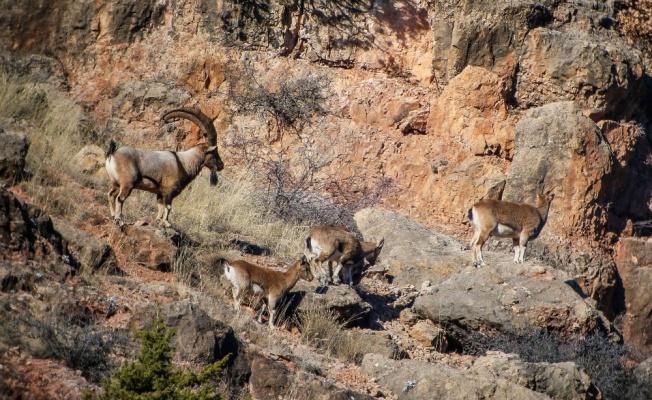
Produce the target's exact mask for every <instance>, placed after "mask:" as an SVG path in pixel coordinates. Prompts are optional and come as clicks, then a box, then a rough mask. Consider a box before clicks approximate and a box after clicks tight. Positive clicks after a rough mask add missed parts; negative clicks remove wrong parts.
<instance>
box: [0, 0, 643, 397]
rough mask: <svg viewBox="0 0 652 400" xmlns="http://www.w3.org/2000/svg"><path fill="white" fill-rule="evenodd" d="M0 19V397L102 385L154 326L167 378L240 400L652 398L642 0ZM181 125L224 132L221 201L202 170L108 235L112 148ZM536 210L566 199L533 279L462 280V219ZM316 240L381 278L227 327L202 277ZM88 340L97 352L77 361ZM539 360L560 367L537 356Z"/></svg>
mask: <svg viewBox="0 0 652 400" xmlns="http://www.w3.org/2000/svg"><path fill="white" fill-rule="evenodd" d="M1 10H2V11H0V25H1V26H4V27H6V29H3V30H2V31H1V32H0V57H1V60H2V61H1V63H0V73H1V74H2V75H0V84H1V87H0V136H1V137H2V140H1V141H0V143H2V146H0V147H2V148H3V149H2V150H0V177H2V179H3V180H4V181H5V182H6V186H5V187H3V188H2V189H1V190H2V193H1V194H2V196H3V202H2V204H4V205H3V208H2V210H1V211H2V212H3V213H4V214H3V215H1V216H0V222H1V224H0V225H1V226H2V229H3V230H2V231H0V238H1V240H2V241H1V242H0V245H1V247H0V251H1V254H2V257H1V258H0V260H2V261H1V264H0V265H1V268H0V272H1V276H2V294H1V297H0V298H1V299H2V304H3V311H2V313H4V314H5V315H4V317H5V318H4V320H5V321H11V323H4V324H3V325H5V326H3V330H2V331H0V334H1V335H0V341H1V343H0V344H1V345H2V348H3V350H5V351H4V353H3V356H1V357H2V358H0V363H2V365H3V366H4V365H7V368H5V369H3V370H2V371H4V372H3V374H4V375H3V377H4V379H5V383H4V386H3V387H0V389H2V390H3V391H4V392H3V393H7V394H8V395H10V396H14V397H18V396H20V393H25V392H26V393H32V394H33V396H34V397H41V398H48V396H53V394H52V393H55V392H49V393H48V391H56V393H57V396H59V395H62V396H72V397H79V396H80V395H81V390H82V389H85V388H93V389H95V390H97V389H98V387H99V382H100V381H101V378H103V377H106V376H108V374H109V371H112V370H113V369H114V368H115V365H117V363H118V361H121V360H124V359H130V358H133V357H134V355H135V354H136V347H137V344H136V342H134V341H133V340H132V335H131V334H130V330H133V329H139V328H142V327H147V326H151V321H152V320H153V317H152V315H153V314H155V313H162V314H163V315H164V317H165V319H166V323H167V324H168V325H169V326H172V327H176V329H177V331H178V335H179V338H177V339H175V340H176V341H175V342H174V343H173V345H175V346H176V347H177V351H178V353H179V355H178V356H177V358H176V359H175V361H176V362H177V363H180V364H184V363H186V364H189V365H192V366H194V367H197V366H199V365H204V364H206V363H208V362H212V361H215V360H218V359H220V358H221V357H222V356H223V355H225V354H227V353H233V354H234V355H233V357H232V359H231V360H230V364H229V367H228V372H227V373H226V374H225V375H224V378H223V381H222V382H221V383H220V384H221V385H223V386H222V387H223V388H224V391H225V392H227V391H228V393H230V396H239V397H242V398H244V396H246V395H247V394H248V393H250V394H251V395H252V396H253V397H254V398H272V397H273V398H278V396H281V397H284V398H314V397H315V396H324V398H344V397H347V396H348V397H350V396H353V397H355V398H365V396H375V397H387V398H406V399H407V398H432V396H433V393H436V394H437V395H435V397H442V398H443V397H459V398H469V397H473V396H476V397H482V396H484V397H491V398H514V396H515V395H514V393H515V391H516V392H518V393H519V395H516V397H519V398H530V397H532V398H545V396H549V397H552V398H569V397H572V398H599V397H600V396H604V397H605V398H612V397H613V396H614V394H615V393H618V391H619V390H623V389H622V388H623V387H629V388H630V393H628V395H631V396H634V397H632V398H636V396H641V398H645V395H646V393H647V392H646V390H649V388H648V387H646V386H645V384H644V382H646V379H648V380H649V376H650V375H649V360H648V361H647V362H642V361H643V360H644V359H645V358H646V356H647V355H649V351H650V346H651V345H652V324H651V323H650V322H652V321H650V317H649V315H650V313H649V307H650V304H652V302H651V301H650V300H652V298H651V297H650V296H652V291H650V290H649V284H648V282H649V281H650V279H649V268H648V266H649V265H650V262H648V257H647V256H646V254H648V253H649V251H648V246H649V245H650V244H649V243H648V237H649V234H650V232H649V221H650V220H652V208H651V207H650V204H651V200H650V193H652V169H651V168H650V165H652V156H651V151H650V150H651V147H650V146H651V144H650V141H649V136H648V132H650V130H651V129H652V107H651V106H650V102H649V99H650V98H651V96H652V77H651V76H650V72H649V68H650V62H651V59H650V54H652V52H651V49H652V42H651V38H650V32H649V30H648V29H647V28H646V25H645V23H644V21H646V18H647V17H646V16H649V13H650V12H652V7H650V6H649V4H648V2H645V1H623V2H601V1H570V2H560V1H545V0H544V1H540V2H529V1H522V2H514V1H498V2H487V1H470V0H469V1H427V0H404V1H361V0H337V1H327V0H324V1H311V2H305V1H276V2H272V1H266V0H261V1H239V0H220V1H215V2H207V1H203V0H185V1H166V0H164V1H160V0H157V1H153V0H146V1H140V2H135V1H128V0H119V1H113V2H102V1H99V2H98V1H88V0H83V1H71V0H56V1H36V2H24V1H15V0H8V1H5V2H4V3H3V7H2V8H1ZM182 106H195V107H200V108H201V109H202V110H203V111H204V112H205V113H206V114H208V115H209V116H211V117H212V118H215V120H214V125H215V128H216V129H217V132H218V147H219V152H220V155H221V157H222V159H223V160H224V162H225V169H224V170H223V171H222V172H221V173H220V182H219V184H218V185H217V187H215V188H213V187H210V186H209V185H208V177H207V176H205V175H206V173H205V172H202V173H201V174H200V176H199V177H198V178H197V180H196V181H195V182H193V183H192V184H191V185H190V186H189V187H188V188H187V189H186V190H185V191H184V192H183V194H182V195H180V196H179V197H178V198H177V199H175V201H174V203H173V208H172V213H171V217H170V221H171V223H172V225H173V228H174V229H160V228H159V227H157V226H155V221H154V216H155V214H156V203H155V201H154V199H153V198H152V196H151V195H148V194H146V193H143V192H140V191H135V192H134V193H133V194H132V195H131V197H130V198H129V200H127V202H126V203H125V213H126V221H127V222H128V224H127V226H126V227H125V228H124V229H119V228H118V227H116V226H115V225H114V224H113V222H112V221H111V219H110V217H109V211H108V207H107V204H106V191H107V187H108V183H107V178H106V175H105V173H104V171H103V170H102V166H103V163H104V151H105V150H106V148H107V144H108V141H109V139H114V140H116V141H117V142H118V143H119V145H131V146H139V147H142V148H146V149H163V150H180V149H186V148H189V147H190V146H192V145H194V144H196V143H197V142H198V141H200V140H201V133H200V131H199V130H198V129H197V128H196V127H195V125H193V124H191V123H189V122H184V121H178V122H175V123H172V124H163V123H162V121H161V119H160V117H161V115H162V114H163V113H164V112H165V111H168V110H170V109H172V108H175V107H182ZM3 152H4V153H3ZM12 160H13V161H12ZM537 193H544V194H548V195H551V194H552V195H554V197H555V199H554V200H553V202H552V205H551V208H550V212H549V217H548V220H547V222H546V225H545V227H544V228H543V230H542V232H541V234H540V236H539V237H538V238H537V239H536V240H534V241H532V242H530V243H529V244H528V250H527V252H526V260H527V261H526V263H525V264H523V265H518V266H517V265H514V264H512V263H511V262H509V261H510V260H511V258H512V255H511V254H510V252H511V243H508V242H504V241H499V240H496V239H491V240H490V241H489V249H488V250H489V251H485V253H487V254H486V256H485V259H486V260H487V264H488V267H486V268H474V267H473V266H472V265H471V255H470V252H469V251H468V250H467V244H468V242H469V240H470V239H471V235H472V231H473V230H472V227H471V225H470V223H469V220H468V216H467V215H468V209H469V208H470V207H471V206H472V205H473V204H474V203H475V202H477V201H478V200H480V199H482V198H486V197H494V198H502V199H503V200H508V201H523V202H527V203H534V199H535V196H536V194H537ZM316 224H334V225H345V226H347V227H348V228H350V229H351V230H353V231H354V232H356V234H358V235H359V236H362V237H364V238H365V239H366V240H373V241H379V240H380V239H381V238H384V239H385V243H386V244H385V247H384V248H383V251H382V253H381V256H380V262H379V263H378V265H377V266H376V267H374V268H373V269H372V270H371V272H370V273H369V274H368V275H367V276H366V277H365V278H364V279H363V280H362V283H361V284H360V285H359V286H357V287H355V288H348V287H343V286H320V285H319V283H317V282H316V281H315V282H312V283H305V282H301V283H299V284H298V286H297V289H296V293H298V295H296V296H295V297H293V299H294V300H293V301H292V302H291V304H290V305H289V306H288V309H287V310H286V318H287V320H286V321H285V324H284V325H283V327H282V328H281V329H279V330H278V331H277V332H274V333H273V334H268V333H267V331H266V328H265V327H261V326H258V325H257V323H256V322H255V321H253V320H252V319H251V318H250V316H251V313H249V310H246V311H241V313H237V314H236V313H234V312H232V311H231V310H232V303H231V295H230V286H229V284H228V282H227V281H226V280H225V279H224V277H223V276H222V267H221V264H220V262H218V261H217V259H219V258H227V259H229V260H233V259H237V258H245V259H247V260H249V261H252V262H255V263H258V264H262V265H266V266H273V267H275V268H280V269H283V268H284V266H283V265H289V264H291V263H292V261H294V259H296V257H297V256H298V255H299V254H300V253H301V252H303V245H304V240H305V235H306V232H307V231H308V228H309V227H310V226H311V225H316ZM65 293H69V295H66V294H65ZM77 315H82V316H83V318H81V317H80V318H81V319H79V318H77ZM70 316H75V317H74V318H72V319H71V318H70ZM299 316H303V320H302V319H301V317H299ZM313 320H314V321H320V322H321V323H324V324H325V327H319V328H314V327H312V326H311V325H310V324H309V323H307V322H306V321H313ZM189 327H190V328H189ZM311 329H317V330H316V331H311ZM71 332H73V333H74V334H73V333H71ZM182 335H185V336H182ZM101 337H105V338H107V337H108V338H110V340H108V341H107V340H99V339H98V338H101ZM79 341H81V342H84V343H87V342H92V343H94V346H99V347H96V348H95V349H96V351H95V352H94V353H95V354H99V355H102V357H99V356H98V357H97V358H95V359H92V360H87V359H83V358H82V360H81V361H80V360H79V359H77V358H74V357H72V356H71V355H70V354H71V353H72V352H73V351H72V350H71V349H73V348H75V347H76V346H77V345H78V342H79ZM53 343H55V344H54V345H53ZM57 343H58V344H57ZM61 343H63V344H65V346H64V345H62V344H61ZM189 343H192V345H190V344H189ZM528 343H530V344H531V345H530V346H529V347H541V348H547V347H557V348H560V349H563V350H560V351H559V352H557V353H558V354H557V355H556V356H554V357H553V355H552V354H551V353H554V352H548V353H546V354H534V355H533V354H531V353H530V350H531V349H530V348H528V345H527V344H528ZM623 343H625V346H623V345H622V344H623ZM591 346H594V347H591ZM634 347H635V348H636V349H637V350H636V351H634V350H632V348H634ZM62 348H64V349H66V350H63V351H62V350H60V349H62ZM57 349H59V350H57ZM587 349H589V350H587ZM510 352H513V353H517V354H519V355H520V356H514V355H511V354H508V353H510ZM583 352H588V353H592V354H599V355H600V357H604V358H601V359H600V358H597V359H596V360H593V361H586V360H587V358H586V357H584V358H583V356H584V354H585V353H583ZM544 353H545V352H544ZM207 354H209V355H210V356H207ZM619 359H620V360H622V362H620V361H619ZM57 360H58V361H57ZM582 360H583V361H582ZM614 360H616V361H614ZM570 361H572V362H570ZM44 363H47V365H46V364H44ZM57 363H60V364H57ZM76 363H77V364H76ZM595 364H600V365H602V366H603V368H602V369H600V368H597V367H596V365H595ZM639 364H640V365H639ZM87 365H92V367H89V368H86V366H87ZM32 366H33V367H32ZM68 368H71V369H72V370H78V371H81V372H80V375H77V374H75V373H74V372H73V371H72V370H68ZM46 370H48V371H55V372H56V373H62V374H64V376H65V379H62V378H61V377H57V376H56V374H55V372H52V373H50V372H48V373H45V372H43V371H46ZM607 371H611V372H612V373H613V375H610V374H609V373H608V372H607ZM30 374H33V375H30ZM39 374H42V376H43V379H42V381H43V382H44V384H43V385H40V386H39V384H38V383H36V382H35V380H36V378H32V377H33V376H39ZM403 374H404V375H403ZM646 374H647V375H646ZM435 376H438V377H440V378H441V377H442V376H444V377H447V378H446V379H434V378H433V377H435ZM552 376H555V377H557V378H558V379H557V378H555V379H553V378H552ZM560 376H561V378H559V377H560ZM451 378H452V379H451ZM451 381H463V382H465V385H466V386H464V385H461V386H459V387H456V388H453V387H451V386H450V382H451ZM62 382H67V383H62ZM533 382H535V383H533ZM570 382H574V383H572V384H571V383H570ZM577 382H581V384H579V383H577ZM53 385H54V386H53ZM56 385H61V386H60V387H59V386H56ZM327 396H329V397H327ZM338 396H339V397H338ZM356 396H360V397H356Z"/></svg>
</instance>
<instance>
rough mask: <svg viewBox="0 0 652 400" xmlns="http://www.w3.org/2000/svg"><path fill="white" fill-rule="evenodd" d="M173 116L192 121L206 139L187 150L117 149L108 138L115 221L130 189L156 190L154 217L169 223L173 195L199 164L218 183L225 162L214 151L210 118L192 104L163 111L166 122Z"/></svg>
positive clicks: (120, 220)
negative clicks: (188, 106) (207, 170)
mask: <svg viewBox="0 0 652 400" xmlns="http://www.w3.org/2000/svg"><path fill="white" fill-rule="evenodd" d="M175 118H185V119H188V120H190V121H192V122H194V123H195V124H196V125H197V126H199V128H200V129H201V131H202V133H203V134H204V138H205V140H206V142H205V143H199V144H198V145H196V146H194V147H192V148H191V149H189V150H186V151H150V150H142V149H137V148H134V147H121V148H119V149H117V150H116V144H115V142H114V141H113V140H111V141H110V143H109V149H108V151H107V152H106V163H105V167H106V172H107V173H108V174H109V179H110V180H111V187H110V190H109V210H110V212H111V217H113V218H114V220H115V222H116V223H117V224H118V225H120V226H121V225H122V219H121V218H122V205H123V203H124V202H125V200H126V199H127V197H129V195H130V194H131V191H132V190H133V189H140V190H146V191H148V192H151V193H154V194H156V201H157V203H158V214H157V216H156V219H157V220H158V221H160V222H161V223H162V224H163V226H165V227H169V226H170V223H169V222H168V216H169V215H170V210H171V209H172V199H174V198H175V197H176V196H177V195H178V194H179V193H181V191H182V190H183V189H184V188H185V187H186V186H188V184H189V183H190V182H192V180H193V179H195V177H196V176H197V175H198V174H199V172H200V171H201V169H202V167H206V168H208V169H209V170H210V171H211V175H210V183H211V185H216V184H217V172H218V171H221V170H222V169H223V168H224V162H223V161H222V159H221V158H220V155H219V154H218V152H217V145H216V144H217V132H216V131H215V127H214V126H213V121H212V120H211V118H210V117H208V116H206V115H205V114H204V113H203V112H201V111H200V110H199V109H194V108H178V109H174V110H172V111H169V112H167V113H165V114H164V115H163V121H165V122H167V121H169V120H172V119H175Z"/></svg>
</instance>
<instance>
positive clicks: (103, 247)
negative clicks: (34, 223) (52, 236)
mask: <svg viewBox="0 0 652 400" xmlns="http://www.w3.org/2000/svg"><path fill="white" fill-rule="evenodd" d="M52 221H53V223H54V229H56V231H57V232H59V233H60V234H61V237H62V238H63V239H64V240H65V241H66V243H67V246H68V250H69V251H70V255H71V256H72V258H73V260H74V261H75V262H76V263H77V264H78V266H79V267H81V268H87V269H88V270H89V271H98V270H100V269H102V270H105V271H107V272H114V271H115V270H116V268H117V265H118V260H117V259H116V257H115V253H114V252H113V249H112V248H111V246H109V244H108V243H106V242H105V241H103V240H101V239H98V238H96V237H95V236H93V235H90V234H88V233H86V232H84V231H82V230H81V229H79V228H77V227H75V226H74V225H72V224H69V223H68V222H66V221H64V220H62V219H59V218H53V219H52Z"/></svg>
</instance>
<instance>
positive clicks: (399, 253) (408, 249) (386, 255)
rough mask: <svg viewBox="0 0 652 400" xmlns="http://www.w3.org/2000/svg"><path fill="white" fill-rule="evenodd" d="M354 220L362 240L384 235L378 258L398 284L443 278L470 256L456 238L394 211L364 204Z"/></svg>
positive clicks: (458, 268) (458, 267)
mask: <svg viewBox="0 0 652 400" xmlns="http://www.w3.org/2000/svg"><path fill="white" fill-rule="evenodd" d="M355 221H356V223H357V225H358V229H360V232H362V235H363V236H364V238H365V240H380V239H381V238H385V245H384V247H383V250H382V252H381V253H380V257H379V260H380V261H379V262H382V263H384V264H388V265H389V267H390V268H389V271H388V272H389V274H390V275H391V276H393V279H394V283H396V284H398V285H404V284H416V282H419V281H424V280H426V279H427V280H430V281H431V282H438V281H442V280H444V279H446V278H447V277H448V276H450V275H451V274H452V273H456V272H459V271H460V269H461V268H460V265H461V264H463V263H464V262H465V260H467V259H470V255H467V254H466V253H463V251H464V250H465V248H466V246H464V245H463V244H462V243H460V242H459V241H457V240H455V239H454V238H452V237H449V236H446V235H442V234H440V233H436V232H434V231H431V230H429V229H428V228H426V227H425V226H423V225H421V224H419V223H418V222H415V221H411V220H409V219H407V218H405V217H403V216H401V215H399V214H397V213H394V212H389V211H381V210H376V209H371V208H367V209H364V210H361V211H358V212H357V213H356V214H355Z"/></svg>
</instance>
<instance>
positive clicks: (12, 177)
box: [0, 126, 29, 185]
mask: <svg viewBox="0 0 652 400" xmlns="http://www.w3.org/2000/svg"><path fill="white" fill-rule="evenodd" d="M28 149H29V140H28V139H27V137H26V136H25V134H24V133H22V132H15V131H9V130H5V129H4V128H3V127H2V126H0V180H1V181H3V182H5V183H6V184H8V185H13V184H14V183H16V182H17V181H18V180H19V179H20V178H21V176H22V174H23V169H24V168H25V157H26V156H27V150H28Z"/></svg>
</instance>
